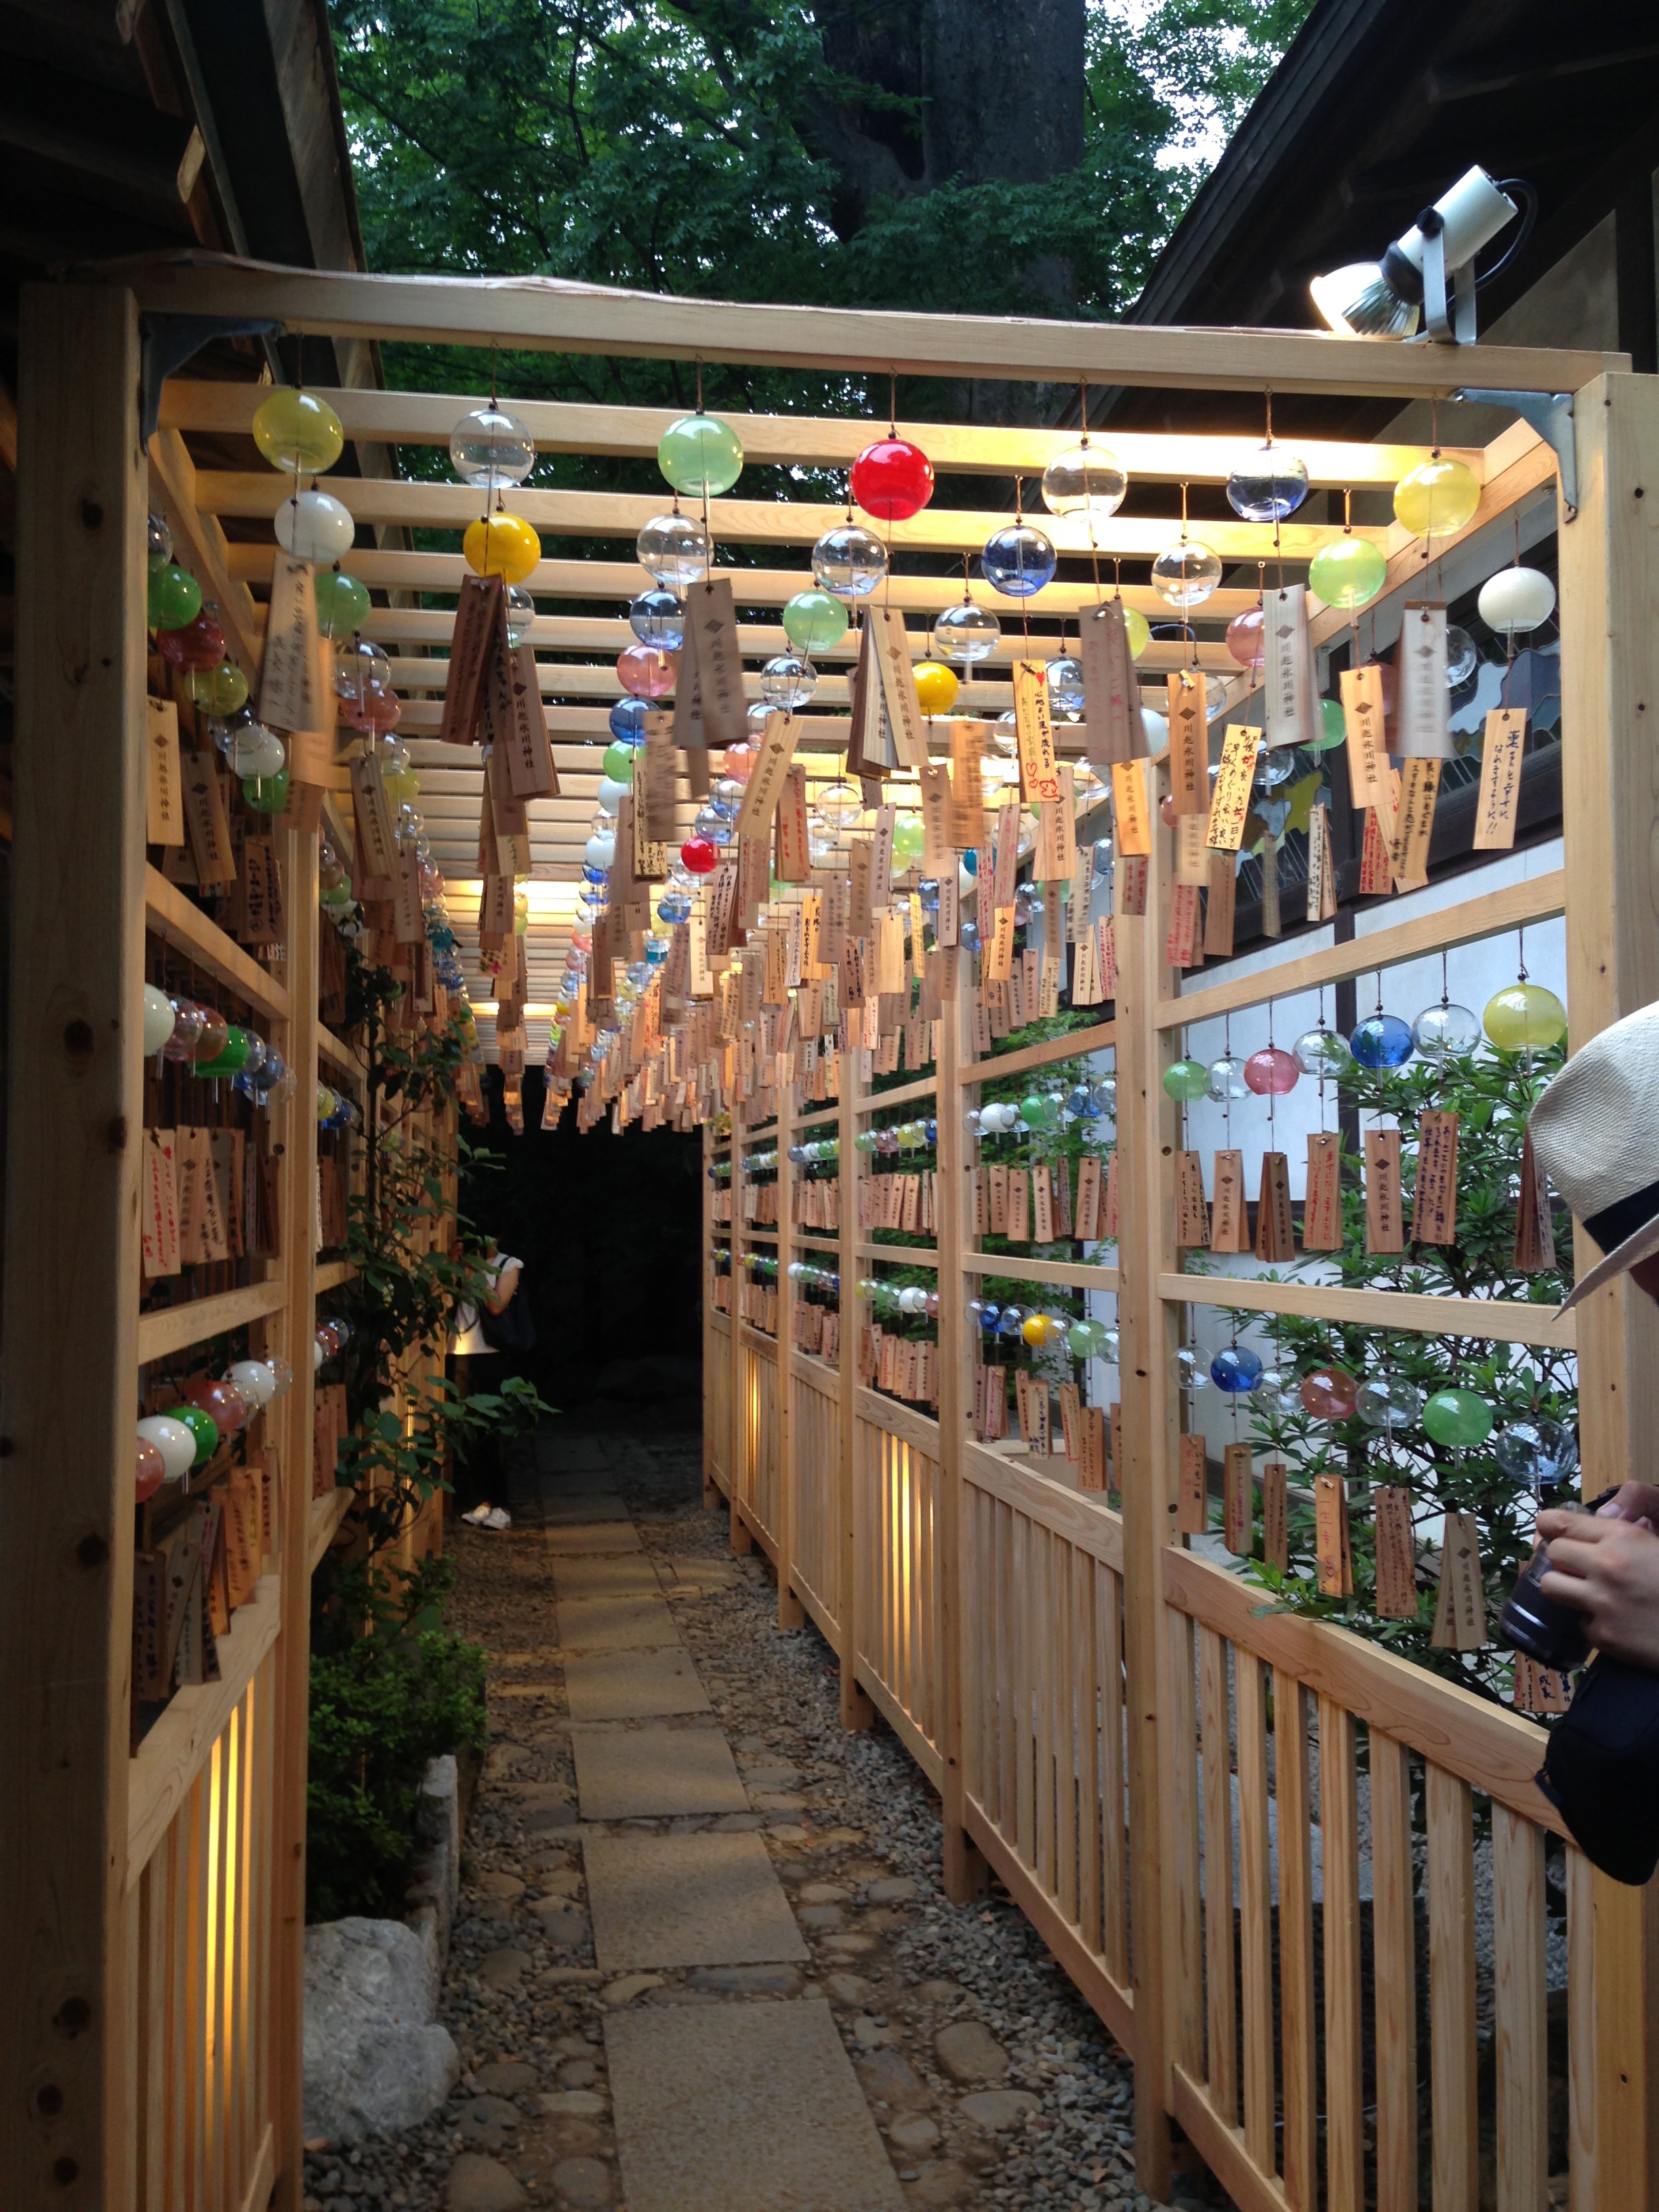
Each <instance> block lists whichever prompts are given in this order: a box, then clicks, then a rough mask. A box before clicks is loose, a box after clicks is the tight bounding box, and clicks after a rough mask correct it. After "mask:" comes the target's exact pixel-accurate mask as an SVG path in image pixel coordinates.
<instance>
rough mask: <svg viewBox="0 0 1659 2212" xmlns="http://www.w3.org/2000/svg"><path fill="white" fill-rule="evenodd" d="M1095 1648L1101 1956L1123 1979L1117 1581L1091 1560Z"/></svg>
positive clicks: (1125, 1884)
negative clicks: (1098, 1725) (1099, 1813)
mask: <svg viewBox="0 0 1659 2212" xmlns="http://www.w3.org/2000/svg"><path fill="white" fill-rule="evenodd" d="M1094 1579H1095V1607H1096V1611H1095V1622H1096V1627H1095V1650H1096V1657H1097V1665H1098V1668H1099V1672H1100V1804H1101V1822H1100V1844H1101V1853H1100V1859H1101V1865H1100V1872H1101V1894H1102V1908H1103V1922H1102V1928H1101V1944H1100V1951H1101V1956H1102V1958H1103V1960H1105V1962H1106V1971H1107V1972H1108V1973H1109V1974H1110V1975H1111V1977H1112V1978H1113V1979H1114V1981H1116V1982H1121V1983H1122V1984H1125V1985H1126V1986H1127V1983H1128V1979H1129V1877H1128V1859H1127V1848H1126V1845H1127V1838H1126V1835H1125V1824H1124V1809H1123V1808H1124V1797H1123V1792H1124V1751H1123V1719H1124V1715H1123V1583H1122V1577H1121V1576H1120V1575H1118V1574H1115V1573H1114V1571H1112V1569H1111V1568H1110V1567H1107V1566H1103V1565H1101V1564H1100V1562H1099V1561H1098V1560H1097V1561H1096V1563H1095V1569H1094Z"/></svg>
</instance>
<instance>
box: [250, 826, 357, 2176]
mask: <svg viewBox="0 0 1659 2212" xmlns="http://www.w3.org/2000/svg"><path fill="white" fill-rule="evenodd" d="M278 859H279V860H280V862H281V864H282V868H283V887H284V890H285V893H286V897H287V906H288V945H287V951H288V963H287V969H286V981H287V983H288V989H289V1021H288V1029H287V1035H286V1037H285V1039H284V1040H283V1045H282V1053H283V1058H284V1059H285V1060H287V1062H288V1064H289V1066H290V1067H291V1068H292V1069H293V1071H294V1075H295V1091H294V1096H293V1097H292V1098H290V1099H289V1102H288V1103H287V1104H286V1105H285V1106H283V1107H282V1108H281V1109H279V1112H280V1116H281V1118H280V1121H279V1122H278V1124H277V1126H276V1128H274V1129H273V1131H272V1139H273V1141H274V1142H275V1143H277V1144H280V1145H281V1146H282V1158H281V1167H280V1171H279V1181H278V1193H277V1207H278V1211H279V1214H280V1218H281V1223H282V1228H281V1237H282V1253H283V1278H284V1280H285V1282H286V1284H287V1287H288V1299H287V1303H286V1304H285V1306H284V1308H283V1314H282V1325H283V1343H282V1352H283V1358H286V1359H287V1360H288V1361H289V1364H290V1365H291V1366H292V1367H293V1370H294V1383H293V1387H292V1389H290V1390H289V1393H288V1395H287V1396H286V1397H284V1398H283V1399H281V1400H279V1401H278V1410H279V1413H281V1415H282V1419H281V1421H280V1424H279V1426H278V1428H277V1431H276V1433H277V1435H278V1437H279V1438H280V1442H279V1444H278V1449H279V1451H280V1454H281V1462H280V1464H281V1471H282V1507H283V1518H282V1532H281V1559H282V1565H281V1571H282V1578H283V1626H282V1632H281V1633H280V1635H279V1636H278V1638H277V1640H276V1731H277V1732H276V1807H275V1826H276V1833H275V1836H274V1838H273V1845H274V1850H273V1863H274V1873H273V1877H272V1882H271V1917H272V1922H273V1926H272V1929H271V1972H270V1998H271V2022H270V2067H271V2075H270V2115H271V2126H272V2129H273V2130H274V2132H275V2137H276V2212H298V2208H299V2205H300V2203H301V2199H302V2198H303V2197H304V2195H305V2172H304V2152H303V2143H304V2137H305V2130H304V2126H303V2124H302V2112H303V2103H304V2087H305V2085H304V2080H303V2072H302V2067H301V2038H302V2034H303V2031H304V2025H305V1942H306V1766H307V1751H308V1746H309V1733H310V1720H311V1572H310V1564H311V1563H310V1537H311V1474H312V1457H313V1408H314V1406H315V1402H316V1392H315V1388H314V1385H313V1375H312V1341H313V1332H314V1330H315V1328H316V1315H317V1251H316V1241H317V1238H316V1224H315V1200H314V1197H313V1190H314V1186H315V1183H316V1178H317V1106H316V1101H317V945H318V933H319V928H320V927H321V922H320V917H319V910H318V905H317V839H316V836H315V834H314V833H313V834H311V835H306V834H305V833H303V832H301V831H299V830H289V831H287V832H285V833H283V835H282V836H280V837H279V839H278ZM365 1141H366V1142H368V1141H371V1139H370V1138H369V1137H368V1134H367V1133H366V1136H365Z"/></svg>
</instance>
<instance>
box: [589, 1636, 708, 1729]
mask: <svg viewBox="0 0 1659 2212" xmlns="http://www.w3.org/2000/svg"><path fill="white" fill-rule="evenodd" d="M564 1686H565V1692H566V1694H567V1696H568V1698H569V1699H570V1717H571V1719H572V1720H573V1721H655V1720H664V1719H666V1718H667V1717H668V1716H669V1715H670V1714H671V1713H707V1712H711V1711H713V1710H714V1708H713V1707H712V1706H711V1705H710V1704H709V1702H708V1691H707V1690H705V1689H704V1688H703V1686H702V1683H701V1682H700V1681H699V1680H698V1679H697V1670H696V1668H695V1667H694V1666H693V1665H692V1663H691V1655H690V1652H688V1651H684V1650H659V1651H592V1652H572V1654H571V1655H570V1656H569V1658H568V1659H567V1660H566V1661H565V1662H564Z"/></svg>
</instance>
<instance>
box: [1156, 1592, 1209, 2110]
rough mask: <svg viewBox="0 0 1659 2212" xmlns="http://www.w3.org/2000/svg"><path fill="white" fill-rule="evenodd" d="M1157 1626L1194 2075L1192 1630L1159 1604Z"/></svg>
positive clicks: (1179, 1990) (1200, 2045)
mask: <svg viewBox="0 0 1659 2212" xmlns="http://www.w3.org/2000/svg"><path fill="white" fill-rule="evenodd" d="M1163 1626H1164V1638H1165V1644H1166V1650H1167V1655H1168V1671H1167V1675H1166V1679H1165V1685H1164V1699H1163V1705H1162V1711H1163V1718H1162V1727H1161V1733H1162V1735H1164V1739H1165V1741H1166V1743H1167V1746H1168V1765H1167V1766H1166V1769H1165V1778H1166V1781H1165V1786H1166V1790H1167V1797H1166V1802H1165V1804H1164V1832H1165V1834H1166V1836H1167V1838H1168V1847H1167V1848H1168V1852H1169V1859H1168V1871H1169V1878H1170V1904H1171V1905H1172V1907H1173V1912H1172V1915H1171V1918H1170V1923H1169V1933H1170V1941H1171V1942H1172V1945H1173V1948H1174V1954H1175V1956H1174V1971H1175V1992H1174V1994H1175V2021H1174V2028H1175V2035H1174V2045H1175V2048H1174V2056H1175V2057H1176V2058H1177V2059H1178V2060H1179V2062H1180V2063H1181V2064H1182V2065H1183V2066H1185V2067H1187V2068H1188V2069H1189V2070H1190V2071H1191V2072H1192V2073H1194V2074H1199V2073H1201V2072H1202V2070H1203V2067H1204V1905H1203V1883H1202V1875H1201V1871H1200V1857H1199V1826H1198V1817H1199V1778H1198V1753H1199V1741H1198V1705H1197V1697H1196V1686H1195V1682H1194V1672H1195V1668H1194V1649H1193V1638H1194V1629H1193V1624H1192V1623H1191V1621H1189V1620H1187V1619H1186V1618H1185V1617H1184V1616H1183V1615H1182V1614H1181V1613H1177V1612H1175V1611H1173V1610H1166V1612H1165V1613H1164V1623H1163Z"/></svg>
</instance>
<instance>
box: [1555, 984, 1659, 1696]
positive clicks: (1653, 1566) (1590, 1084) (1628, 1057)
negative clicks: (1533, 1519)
mask: <svg viewBox="0 0 1659 2212" xmlns="http://www.w3.org/2000/svg"><path fill="white" fill-rule="evenodd" d="M1528 1126H1529V1127H1530V1130H1531V1133H1532V1146H1533V1153H1534V1158H1536V1160H1537V1162H1538V1164H1539V1166H1540V1168H1541V1169H1542V1170H1543V1171H1544V1172H1545V1173H1546V1174H1547V1176H1548V1177H1549V1180H1550V1181H1551V1182H1552V1183H1553V1184H1554V1186H1555V1188H1556V1189H1557V1190H1558V1191H1559V1194H1560V1195H1561V1196H1562V1198H1563V1199H1565V1201H1566V1203H1567V1205H1568V1206H1570V1207H1571V1211H1572V1214H1573V1217H1574V1218H1575V1219H1576V1220H1577V1221H1579V1222H1581V1223H1582V1224H1583V1226H1584V1228H1585V1229H1586V1230H1587V1231H1589V1235H1590V1236H1591V1237H1594V1239H1595V1242H1596V1243H1597V1244H1599V1245H1600V1246H1601V1253H1602V1257H1601V1259H1600V1260H1598V1261H1596V1263H1595V1266H1594V1267H1591V1268H1590V1269H1589V1271H1588V1273H1585V1274H1584V1275H1583V1277H1582V1278H1581V1279H1579V1281H1578V1282H1577V1284H1575V1285H1574V1286H1573V1291H1572V1294H1571V1297H1569V1298H1568V1299H1567V1301H1566V1303H1565V1305H1564V1306H1563V1307H1562V1309H1561V1310H1562V1312H1563V1313H1570V1312H1571V1310H1572V1309H1573V1308H1574V1307H1575V1306H1579V1305H1582V1304H1583V1303H1584V1301H1585V1300H1586V1299H1587V1298H1589V1297H1591V1296H1592V1295H1593V1293H1594V1292H1595V1291H1599V1290H1600V1289H1601V1287H1602V1285H1604V1284H1606V1283H1609V1282H1611V1281H1612V1280H1613V1278H1614V1277H1615V1276H1618V1275H1623V1274H1628V1275H1629V1276H1630V1277H1631V1278H1632V1280H1633V1281H1634V1282H1635V1283H1637V1284H1638V1285H1639V1286H1640V1287H1641V1289H1643V1290H1644V1291H1646V1292H1647V1294H1648V1296H1649V1297H1650V1298H1652V1299H1654V1300H1655V1301H1656V1302H1659V1001H1656V1003H1655V1004H1654V1005H1652V1006H1644V1007H1643V1008H1642V1009H1641V1010H1640V1012H1638V1013H1634V1014H1627V1015H1626V1018H1624V1020H1623V1021H1620V1022H1615V1023H1613V1026H1612V1027H1611V1028H1610V1029H1605V1030H1602V1031H1601V1035H1600V1036H1595V1037H1592V1038H1591V1039H1590V1041H1589V1043H1588V1044H1586V1045H1584V1046H1583V1047H1582V1048H1580V1049H1579V1050H1578V1051H1577V1052H1576V1053H1575V1054H1573V1056H1572V1058H1571V1060H1569V1061H1568V1062H1567V1064H1566V1066H1565V1067H1564V1068H1563V1069H1562V1070H1561V1073H1559V1075H1558V1076H1557V1077H1556V1078H1555V1079H1554V1081H1553V1083H1551V1084H1550V1085H1548V1086H1547V1089H1546V1090H1545V1091H1544V1093H1543V1095H1542V1097H1541V1098H1540V1099H1539V1101H1538V1103H1537V1104H1536V1106H1534V1109H1533V1111H1532V1119H1531V1121H1530V1123H1529V1125H1528ZM1656 1529H1659V1486H1656V1485H1655V1484H1653V1483H1650V1482H1626V1483H1625V1484H1623V1485H1622V1486H1620V1489H1619V1490H1618V1491H1617V1492H1616V1493H1615V1494H1614V1495H1613V1497H1612V1498H1609V1499H1608V1500H1607V1504H1605V1505H1603V1506H1601V1508H1600V1509H1599V1510H1598V1511H1597V1512H1596V1514H1595V1516H1590V1517H1587V1516H1585V1515H1583V1513H1573V1512H1546V1513H1541V1514H1540V1516H1538V1533H1539V1534H1540V1535H1541V1537H1543V1538H1545V1539H1546V1540H1547V1543H1548V1546H1549V1557H1550V1571H1549V1572H1548V1573H1547V1574H1546V1575H1545V1576H1544V1577H1542V1579H1541V1583H1540V1588H1541V1589H1542V1590H1543V1592H1544V1594H1545V1595H1547V1596H1548V1597H1553V1598H1554V1599H1556V1600H1558V1601H1559V1602H1560V1603H1561V1604H1564V1605H1568V1606H1571V1607H1573V1608H1574V1609H1575V1611H1577V1612H1580V1613H1583V1616H1584V1628H1585V1632H1586V1633H1587V1634H1588V1636H1589V1639H1590V1642H1591V1644H1593V1645H1594V1646H1595V1649H1596V1650H1598V1651H1603V1652H1606V1653H1607V1654H1608V1655H1609V1656H1611V1657H1613V1658H1616V1659H1622V1660H1626V1661H1627V1662H1630V1663H1631V1664H1632V1665H1633V1666H1638V1667H1645V1668H1653V1669H1654V1670H1656V1671H1659V1534H1655V1533H1654V1532H1655V1530H1656Z"/></svg>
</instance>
